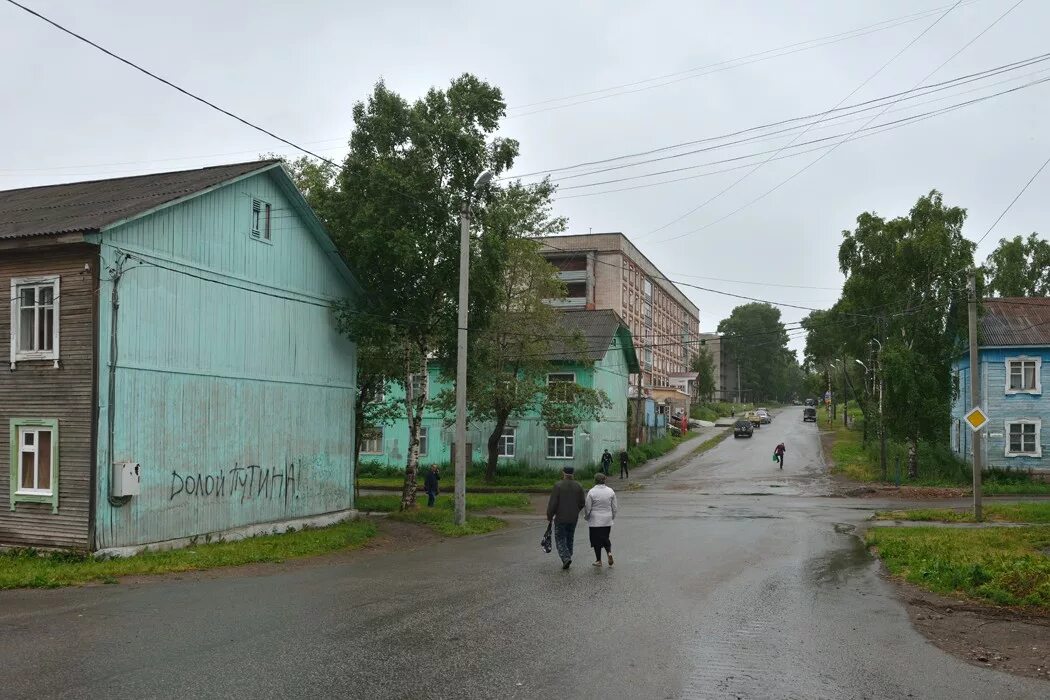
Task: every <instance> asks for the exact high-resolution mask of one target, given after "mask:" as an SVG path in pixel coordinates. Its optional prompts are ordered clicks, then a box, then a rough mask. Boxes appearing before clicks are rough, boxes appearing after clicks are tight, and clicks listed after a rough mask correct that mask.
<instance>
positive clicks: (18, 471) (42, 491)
mask: <svg viewBox="0 0 1050 700" xmlns="http://www.w3.org/2000/svg"><path fill="white" fill-rule="evenodd" d="M58 465H59V461H58V421H57V420H54V419H43V420H40V419H33V418H14V419H12V420H11V510H14V509H15V504H16V503H19V502H29V503H50V504H51V508H52V512H57V510H58Z"/></svg>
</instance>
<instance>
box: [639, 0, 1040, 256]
mask: <svg viewBox="0 0 1050 700" xmlns="http://www.w3.org/2000/svg"><path fill="white" fill-rule="evenodd" d="M1022 2H1024V0H1017V2H1016V3H1014V4H1013V5H1012V6H1011V7H1010V8H1009V9H1007V10H1006V12H1004V13H1002V14H1001V15H999V16H998V17H996V18H995V19H994V20H993V21H992V23H991V24H989V25H988V26H987V27H985V28H984V29H983V30H981V31H980V32H979V33H978V34H977V36H975V37H973V38H972V39H970V41H968V42H966V44H964V45H963V47H962V48H960V49H959V50H958V51H956V52H955V53H953V54H952V55H951V56H949V57H948V58H947V59H945V60H944V61H943V62H942V63H941V64H940V65H938V66H937V67H936V68H934V69H933V70H932V71H930V72H929V73H927V74H926V76H925V77H923V78H922V79H921V80H920V81H919V82H918V83H916V87H918V86H919V85H921V84H922V83H924V82H926V80H928V79H929V78H930V77H931V76H933V75H934V74H935V73H936V72H937V71H939V70H940V69H941V68H943V67H944V66H946V65H947V64H948V63H949V62H950V61H952V60H953V59H954V58H955V57H956V56H958V55H959V54H961V53H962V52H963V51H965V50H966V49H967V48H969V47H970V46H971V45H972V44H973V43H974V42H975V41H977V40H978V39H980V38H981V37H982V36H984V35H985V33H987V32H988V31H989V30H990V29H991V28H992V27H994V26H995V25H997V24H998V23H999V22H1000V21H1001V20H1002V19H1003V18H1005V17H1006V16H1007V15H1009V14H1010V13H1011V12H1013V11H1014V10H1015V9H1016V8H1017V7H1018V6H1019V5H1020V4H1021V3H1022ZM946 14H947V13H946ZM934 24H936V22H935V23H934ZM932 27H933V25H930V28H932ZM894 104H896V102H891V103H890V104H889V105H887V106H886V107H885V109H883V110H882V111H881V112H879V113H878V114H876V115H875V116H874V117H872V118H871V119H870V120H868V121H867V122H866V123H865V124H863V125H861V126H860V127H858V128H857V129H856V130H855V131H854V132H853V134H851V135H850V136H847V137H846V138H845V139H843V140H842V141H840V142H838V143H836V144H835V145H833V146H832V147H831V148H830V149H828V150H827V151H825V152H824V153H822V154H820V155H819V156H818V157H816V158H814V159H813V160H812V161H810V162H809V163H807V164H806V165H804V166H803V167H802V168H800V169H799V170H797V171H795V172H794V173H792V174H791V175H789V176H788V177H787V178H786V179H784V180H782V181H781V182H779V183H778V184H777V185H775V186H774V187H772V188H770V189H768V190H766V191H765V192H763V193H762V194H760V195H759V196H758V197H755V198H754V199H752V200H750V201H748V202H747V203H746V204H744V205H743V206H741V207H738V208H737V209H734V210H733V211H731V212H729V213H728V214H726V215H725V216H722V217H720V218H718V219H715V220H714V221H712V222H711V223H709V224H706V225H704V226H701V227H700V228H697V229H693V230H692V231H687V232H686V233H683V234H680V235H678V236H672V237H670V238H665V239H662V240H661V241H659V242H661V243H666V242H668V241H673V240H677V239H679V238H683V237H685V236H689V235H692V234H694V233H698V232H700V231H703V230H704V229H707V228H710V227H712V226H714V225H716V224H719V223H721V222H723V221H725V220H726V219H728V218H730V217H732V216H735V215H736V214H738V213H739V212H741V211H743V210H744V209H746V208H748V207H749V206H751V205H752V204H755V203H756V202H759V201H761V200H762V199H765V198H766V197H767V196H769V195H771V194H772V193H774V192H776V191H777V190H779V189H780V188H781V187H783V186H784V185H786V184H787V183H789V182H791V181H792V180H794V179H795V178H796V177H798V176H799V175H801V174H802V173H804V172H806V171H807V170H809V169H810V168H812V167H813V166H814V165H816V164H817V163H819V162H820V161H822V160H823V159H824V158H827V157H828V156H829V155H831V154H832V153H834V152H835V151H836V150H837V149H838V147H839V146H841V145H842V144H844V143H846V142H847V141H849V140H850V139H851V138H852V137H853V136H854V135H855V134H857V133H858V132H860V131H861V130H862V129H865V128H867V126H868V125H869V124H871V122H873V121H875V120H876V119H878V118H879V117H881V116H882V115H883V114H885V113H886V110H888V109H889V108H890V107H892V106H893V105H894ZM767 162H768V161H767ZM759 167H761V164H760V166H759ZM709 201H710V200H709ZM701 206H702V205H701Z"/></svg>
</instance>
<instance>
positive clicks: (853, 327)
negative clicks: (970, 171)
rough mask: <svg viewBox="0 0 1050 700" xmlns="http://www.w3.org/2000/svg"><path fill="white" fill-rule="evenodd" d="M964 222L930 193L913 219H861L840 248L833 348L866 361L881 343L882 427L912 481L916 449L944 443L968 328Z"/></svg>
mask: <svg viewBox="0 0 1050 700" xmlns="http://www.w3.org/2000/svg"><path fill="white" fill-rule="evenodd" d="M965 220H966V211H965V210H964V209H962V208H960V207H949V206H946V205H945V204H944V201H943V198H942V196H941V194H940V193H939V192H937V191H936V190H934V191H931V192H930V193H929V194H928V195H926V196H924V197H920V198H919V200H918V201H917V202H916V203H915V206H913V207H912V209H911V211H909V213H908V215H907V216H901V217H897V218H895V219H889V220H886V219H884V218H882V217H880V216H878V215H876V214H873V213H864V214H861V215H860V216H858V217H857V226H856V228H854V230H852V231H844V232H843V234H842V235H843V241H842V244H841V245H840V247H839V267H840V269H841V270H842V272H843V274H845V275H846V282H845V284H844V285H843V290H842V298H841V299H840V300H839V302H838V303H837V304H836V305H835V307H834V317H835V319H836V320H837V321H838V322H839V324H840V325H839V332H838V334H837V336H838V337H837V341H838V344H839V346H840V347H841V348H842V350H843V351H844V352H845V353H847V354H848V356H850V357H867V356H868V355H869V353H870V352H871V349H870V343H871V339H872V338H876V339H879V340H880V342H881V343H882V345H883V352H882V354H881V357H880V358H879V359H880V367H881V368H882V370H883V371H884V372H885V376H886V380H887V384H886V395H885V427H886V430H887V431H888V434H889V435H891V436H894V437H896V438H897V439H900V440H902V441H904V442H905V443H907V445H908V469H909V474H910V475H911V476H912V477H914V476H916V475H917V474H918V443H919V441H920V440H927V441H931V442H944V441H946V440H947V436H948V427H949V420H950V418H949V414H950V408H951V402H952V399H953V391H954V387H953V385H952V382H951V363H952V360H953V359H954V357H955V355H956V353H957V352H958V350H959V347H960V346H959V344H958V338H959V334H960V332H961V331H962V330H963V329H964V328H965V325H964V324H965V311H966V274H967V271H968V270H969V269H970V268H971V267H972V265H973V250H974V244H973V243H972V242H970V241H968V240H966V239H965V238H964V237H963V235H962V227H963V223H964V222H965ZM814 352H817V350H816V346H815V347H814Z"/></svg>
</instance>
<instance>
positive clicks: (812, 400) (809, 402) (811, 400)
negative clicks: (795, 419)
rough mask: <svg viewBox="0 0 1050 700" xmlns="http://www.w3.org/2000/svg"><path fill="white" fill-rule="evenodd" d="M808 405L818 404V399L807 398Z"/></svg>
mask: <svg viewBox="0 0 1050 700" xmlns="http://www.w3.org/2000/svg"><path fill="white" fill-rule="evenodd" d="M806 405H807V406H816V405H817V400H816V399H806Z"/></svg>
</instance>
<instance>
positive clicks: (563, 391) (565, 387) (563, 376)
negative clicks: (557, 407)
mask: <svg viewBox="0 0 1050 700" xmlns="http://www.w3.org/2000/svg"><path fill="white" fill-rule="evenodd" d="M574 384H576V373H575V372H551V373H550V374H548V375H547V386H548V387H553V388H551V389H549V390H548V396H551V397H553V398H554V399H555V400H559V401H561V400H566V401H567V400H569V399H570V398H571V397H572V385H574Z"/></svg>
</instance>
